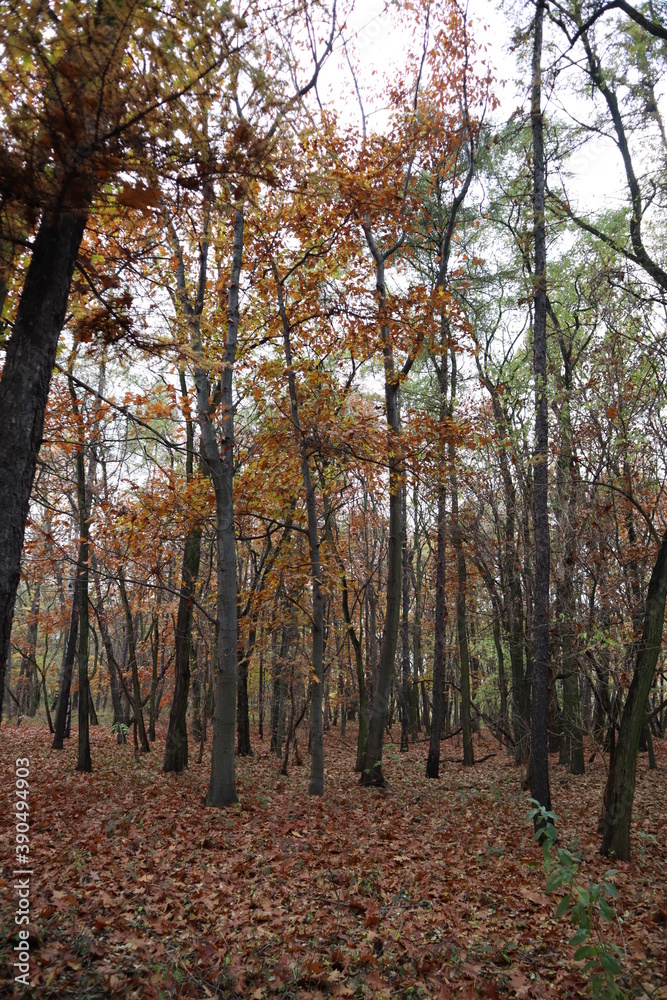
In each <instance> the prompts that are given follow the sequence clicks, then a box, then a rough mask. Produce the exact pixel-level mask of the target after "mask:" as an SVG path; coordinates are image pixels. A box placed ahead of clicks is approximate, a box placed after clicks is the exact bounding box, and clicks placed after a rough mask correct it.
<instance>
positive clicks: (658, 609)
mask: <svg viewBox="0 0 667 1000" xmlns="http://www.w3.org/2000/svg"><path fill="white" fill-rule="evenodd" d="M666 597H667V531H666V532H665V534H664V535H663V537H662V543H661V545H660V549H659V551H658V556H657V559H656V562H655V566H654V567H653V572H652V573H651V579H650V581H649V585H648V594H647V597H646V610H645V613H644V627H643V632H642V638H641V641H640V644H639V648H638V649H637V657H636V661H635V669H634V674H633V676H632V681H631V683H630V689H629V691H628V694H627V697H626V700H625V706H624V708H623V714H622V716H621V724H620V727H619V731H618V743H617V745H616V750H615V753H614V755H613V758H612V760H611V763H610V767H609V776H608V780H607V787H606V791H605V803H604V813H603V820H602V847H601V848H600V850H601V853H602V854H603V855H605V856H606V857H607V856H610V855H613V856H614V857H615V858H618V859H619V860H620V861H629V860H630V822H631V819H632V805H633V802H634V796H635V781H636V775H637V751H638V749H639V740H640V737H641V732H642V728H643V726H644V724H645V719H646V705H647V703H648V696H649V693H650V691H651V686H652V684H653V677H654V674H655V668H656V666H657V663H658V656H659V655H660V650H661V647H662V632H663V626H664V621H665V598H666Z"/></svg>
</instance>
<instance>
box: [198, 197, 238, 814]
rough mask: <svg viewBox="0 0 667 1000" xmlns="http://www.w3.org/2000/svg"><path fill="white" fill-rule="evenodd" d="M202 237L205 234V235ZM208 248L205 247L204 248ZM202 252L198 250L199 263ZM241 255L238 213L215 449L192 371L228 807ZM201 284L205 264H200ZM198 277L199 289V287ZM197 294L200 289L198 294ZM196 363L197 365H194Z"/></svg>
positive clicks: (216, 741)
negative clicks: (207, 514)
mask: <svg viewBox="0 0 667 1000" xmlns="http://www.w3.org/2000/svg"><path fill="white" fill-rule="evenodd" d="M207 239H208V233H207ZM206 250H208V243H207V245H206ZM204 257H205V254H204V252H203V251H202V259H204ZM242 257H243V213H242V212H241V211H239V210H237V211H236V212H235V214H234V244H233V252H232V268H231V277H230V282H229V295H228V305H227V337H226V342H225V351H224V365H223V371H222V377H221V387H222V391H221V395H220V408H219V414H220V415H219V437H220V445H218V440H217V439H216V433H215V430H214V427H213V422H212V418H211V407H210V397H209V388H210V387H209V379H208V376H207V374H206V372H205V371H204V369H203V368H201V367H197V368H196V369H195V381H196V385H197V409H198V417H199V424H200V427H201V437H202V444H203V449H204V455H205V458H206V463H207V465H208V467H209V470H210V473H211V479H212V480H213V487H214V490H215V508H216V538H217V554H218V569H217V584H218V604H217V626H218V627H217V632H218V634H217V671H216V683H215V714H214V716H213V746H212V749H211V777H210V781H209V787H208V793H207V796H206V804H207V805H209V806H224V805H230V804H232V803H234V802H237V801H238V798H237V794H236V775H235V764H234V750H235V747H234V742H235V740H234V736H235V729H236V688H237V655H238V617H237V615H238V609H237V580H236V538H235V531H234V400H233V395H232V389H233V375H234V362H235V360H236V344H237V340H238V329H239V281H240V277H241V264H242ZM202 274H203V281H204V284H205V278H206V273H205V265H202ZM202 274H200V287H202ZM202 296H203V291H202ZM191 339H192V344H193V348H194V350H195V354H196V356H197V358H198V359H199V358H201V356H202V346H201V338H200V333H199V322H198V319H197V322H196V323H193V324H192V328H191ZM198 363H199V362H198Z"/></svg>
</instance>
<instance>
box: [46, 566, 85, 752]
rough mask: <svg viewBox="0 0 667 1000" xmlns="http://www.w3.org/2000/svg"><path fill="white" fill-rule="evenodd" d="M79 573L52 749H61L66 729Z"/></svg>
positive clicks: (74, 655) (76, 620)
mask: <svg viewBox="0 0 667 1000" xmlns="http://www.w3.org/2000/svg"><path fill="white" fill-rule="evenodd" d="M79 599H80V598H79V573H78V571H77V574H76V577H75V582H74V590H73V593H72V612H71V615H70V623H69V630H68V633H67V641H66V643H65V647H64V653H63V665H62V671H61V674H60V691H59V694H58V707H57V710H56V722H55V733H54V736H53V743H52V745H51V746H52V749H53V750H62V748H63V740H64V738H65V731H66V729H67V713H68V710H69V700H70V689H71V686H72V670H73V668H74V660H75V658H76V644H77V637H78V633H79Z"/></svg>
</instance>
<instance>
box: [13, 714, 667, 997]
mask: <svg viewBox="0 0 667 1000" xmlns="http://www.w3.org/2000/svg"><path fill="white" fill-rule="evenodd" d="M395 734H396V735H397V732H396V731H395ZM163 735H164V734H162V739H161V738H160V733H158V741H157V744H156V745H155V746H154V749H153V752H152V753H151V754H150V755H146V756H143V757H141V758H140V760H139V761H135V758H134V752H133V748H132V746H131V743H129V742H128V745H127V746H122V747H119V746H117V745H116V742H115V738H114V737H112V736H111V735H110V733H109V731H108V729H104V730H103V729H102V728H101V727H100V728H99V729H94V730H92V754H93V767H94V773H93V774H90V775H83V774H78V773H76V772H75V770H74V767H75V763H76V750H77V747H76V734H75V732H74V731H73V732H72V739H71V740H69V741H67V747H66V749H65V750H64V751H61V752H57V751H51V749H50V746H51V737H50V736H49V733H48V730H47V729H46V728H45V727H43V726H35V725H28V724H26V723H25V722H24V724H23V725H21V726H20V727H18V728H17V727H14V726H12V725H4V726H3V727H2V732H1V733H0V773H1V774H2V782H3V788H4V789H5V790H6V792H7V794H6V798H5V802H6V805H7V806H8V807H9V808H5V809H3V810H2V817H1V821H0V830H1V831H2V832H1V840H0V851H1V856H2V863H3V868H2V877H1V879H0V887H1V888H2V910H1V913H0V916H1V917H2V923H1V926H0V964H1V972H0V975H1V976H2V979H1V981H0V995H3V996H14V995H16V996H19V995H20V996H30V995H34V996H39V997H40V998H44V1000H46V998H51V997H63V998H65V997H78V998H82V1000H83V998H90V1000H93V998H102V997H108V998H115V997H119V998H120V997H127V998H131V997H137V998H141V1000H144V998H146V1000H149V998H153V997H165V998H171V997H193V998H194V997H197V998H199V997H216V996H217V997H227V998H230V1000H231V998H233V997H247V998H252V1000H264V998H267V1000H269V998H271V997H283V998H292V997H299V998H302V1000H316V998H317V1000H319V998H323V997H358V998H368V997H373V998H375V997H377V998H400V1000H408V998H410V1000H417V998H420V997H423V998H431V997H432V998H445V1000H447V998H454V997H465V998H471V997H477V996H480V997H528V998H532V997H544V998H551V997H572V998H576V997H585V996H590V983H588V982H587V980H589V979H590V975H589V976H587V977H586V979H584V978H583V977H582V973H581V969H582V966H583V962H575V961H574V960H573V953H574V948H573V947H572V946H571V945H570V944H569V943H568V940H569V938H570V937H571V936H572V934H573V927H572V925H571V923H570V921H569V920H568V918H567V916H565V917H561V918H557V917H556V906H557V902H558V898H559V896H558V894H557V893H554V895H552V896H547V895H546V892H545V874H544V872H543V870H542V855H541V852H540V849H539V847H538V846H537V845H535V844H534V843H533V842H532V826H531V824H530V822H528V821H526V819H525V816H526V811H527V809H528V807H529V801H528V793H527V792H525V791H523V789H522V781H523V777H524V774H523V769H519V768H516V767H515V766H513V764H512V762H511V761H510V759H509V758H508V756H507V754H506V753H505V752H504V751H503V750H500V749H499V747H498V743H497V741H496V740H495V739H493V738H492V736H491V735H490V734H489V733H483V734H482V735H481V737H480V738H479V739H478V738H477V737H475V754H476V756H477V757H478V758H482V757H487V759H486V760H484V761H483V762H482V763H480V764H477V765H476V766H475V767H474V768H463V766H462V765H461V764H460V763H458V757H459V756H460V753H461V751H460V749H458V748H457V747H456V745H455V741H454V740H449V741H446V742H443V744H442V750H443V755H444V757H445V761H444V766H443V768H442V774H441V778H440V779H439V780H438V781H428V780H427V779H426V778H425V776H424V764H425V759H426V753H427V744H425V743H424V742H420V743H417V744H415V745H413V746H411V747H410V749H409V751H408V752H407V753H404V754H400V753H399V752H398V745H397V744H389V745H387V746H386V748H385V755H384V764H385V774H386V776H387V778H388V781H389V788H388V789H387V791H385V792H382V791H378V790H374V789H362V788H360V787H359V784H358V776H357V775H355V773H354V771H353V770H352V768H353V765H354V757H355V739H356V729H355V727H353V726H348V730H347V734H346V737H345V739H344V740H341V738H340V733H339V730H338V729H336V728H333V729H332V730H330V732H328V733H327V734H325V767H326V770H325V795H324V797H323V798H322V799H315V798H311V797H309V796H308V795H307V787H308V774H307V763H304V764H303V765H302V766H300V767H296V766H294V767H291V769H290V773H289V776H288V777H282V776H280V775H279V773H278V770H279V762H278V761H277V760H276V758H275V757H273V756H271V755H270V754H269V753H268V748H267V746H266V743H264V744H262V743H260V741H259V739H258V738H257V734H256V733H254V734H253V736H254V739H253V747H254V751H255V755H254V756H253V757H250V758H245V759H240V760H237V765H238V766H237V778H238V792H239V804H238V805H236V806H233V807H231V808H228V809H224V810H215V809H207V808H204V807H203V806H202V796H203V795H204V793H205V792H206V788H207V785H208V771H209V753H208V752H205V753H204V759H203V762H202V764H197V763H196V756H197V753H196V750H195V752H194V754H193V756H194V757H195V762H193V763H192V764H191V767H190V770H189V771H188V772H186V773H184V774H181V775H165V774H163V773H162V771H161V766H162V758H163V753H162V751H163V746H164V743H163ZM587 751H588V755H589V756H590V754H591V753H592V747H589V746H587ZM656 753H657V757H658V765H659V768H658V770H657V771H649V770H648V766H647V759H646V755H645V754H641V755H640V761H639V766H638V772H637V792H636V797H635V809H634V823H633V833H632V850H633V860H632V861H631V862H630V863H618V864H615V865H613V866H612V865H611V864H610V863H609V861H608V860H607V859H604V858H601V857H600V855H599V854H598V847H599V838H598V836H597V833H596V826H597V819H598V813H599V807H600V802H601V794H602V787H603V782H604V777H605V762H604V761H603V759H602V758H601V756H600V755H599V753H598V754H597V755H596V756H595V759H594V760H593V761H592V762H591V763H589V764H588V765H587V773H586V775H584V776H582V777H573V776H572V775H570V774H568V773H567V771H566V769H565V768H563V767H559V766H558V764H557V757H551V760H550V763H551V784H552V799H553V805H554V809H555V810H556V812H557V813H558V816H559V827H558V829H559V835H560V845H561V846H564V847H573V848H574V849H576V850H579V851H580V852H581V857H582V860H581V863H580V868H579V873H578V877H577V881H578V882H579V883H580V884H582V885H584V886H588V884H589V882H590V881H593V882H600V880H601V879H602V878H603V877H604V874H605V872H607V871H608V870H609V869H610V868H611V867H614V868H617V869H618V872H617V874H616V875H615V876H613V881H614V883H615V885H616V888H617V889H618V898H617V900H616V902H615V909H616V914H617V915H618V917H619V918H620V920H619V921H618V922H617V921H616V920H614V922H613V923H612V924H604V925H603V926H604V928H605V934H606V935H607V939H608V940H609V941H610V942H613V943H615V944H616V945H618V947H619V948H620V949H621V952H622V953H623V956H624V957H623V961H622V965H623V979H622V980H621V985H622V986H623V987H624V988H625V989H626V991H627V992H628V993H629V994H630V995H631V996H634V997H650V998H652V1000H657V998H665V997H667V937H666V936H667V927H666V925H665V922H664V920H665V906H666V904H667V899H666V898H665V893H666V892H667V877H666V876H667V741H662V740H656ZM489 755H492V756H489ZM17 757H28V758H29V759H30V798H29V803H30V861H31V871H32V875H31V876H30V919H31V924H30V947H31V983H32V989H24V988H23V987H21V988H20V992H19V988H18V987H16V986H15V985H14V983H13V971H12V969H11V963H12V962H13V961H14V958H13V957H12V956H13V955H14V954H15V953H14V952H13V951H12V949H13V947H14V946H15V945H16V943H17V937H16V930H17V928H16V925H15V923H14V914H15V912H16V907H17V890H16V889H15V888H14V886H15V884H16V878H15V877H14V875H13V872H14V869H15V868H16V865H15V858H14V844H15V831H14V812H13V803H14V802H15V801H16V798H15V793H14V787H15V758H17ZM304 757H305V759H306V762H307V760H308V758H307V755H306V754H304ZM455 758H456V759H455Z"/></svg>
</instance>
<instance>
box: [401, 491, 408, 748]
mask: <svg viewBox="0 0 667 1000" xmlns="http://www.w3.org/2000/svg"><path fill="white" fill-rule="evenodd" d="M402 490H403V498H402V507H403V511H402V521H403V523H402V526H401V575H402V580H401V589H402V603H401V654H402V657H401V659H402V678H401V750H402V751H406V750H408V749H409V744H408V737H409V732H410V623H409V613H410V575H409V572H408V569H409V566H408V525H407V516H406V515H407V509H406V508H407V504H406V488H405V486H403V487H402Z"/></svg>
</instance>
